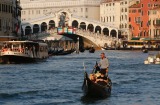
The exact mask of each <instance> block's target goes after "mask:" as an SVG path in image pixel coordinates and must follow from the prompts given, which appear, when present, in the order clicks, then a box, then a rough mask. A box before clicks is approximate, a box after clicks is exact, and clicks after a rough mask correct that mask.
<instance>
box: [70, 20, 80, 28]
mask: <svg viewBox="0 0 160 105" xmlns="http://www.w3.org/2000/svg"><path fill="white" fill-rule="evenodd" d="M78 26H79V23H78V21H77V20H74V21H73V22H72V27H74V28H78Z"/></svg>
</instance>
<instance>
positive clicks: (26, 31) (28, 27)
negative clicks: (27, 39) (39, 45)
mask: <svg viewBox="0 0 160 105" xmlns="http://www.w3.org/2000/svg"><path fill="white" fill-rule="evenodd" d="M31 33H32V29H31V27H30V26H26V27H25V35H30V34H31Z"/></svg>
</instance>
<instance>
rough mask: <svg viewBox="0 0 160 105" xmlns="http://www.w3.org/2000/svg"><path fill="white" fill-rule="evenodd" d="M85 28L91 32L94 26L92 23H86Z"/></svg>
mask: <svg viewBox="0 0 160 105" xmlns="http://www.w3.org/2000/svg"><path fill="white" fill-rule="evenodd" d="M87 30H89V31H90V32H93V31H94V26H93V24H88V26H87Z"/></svg>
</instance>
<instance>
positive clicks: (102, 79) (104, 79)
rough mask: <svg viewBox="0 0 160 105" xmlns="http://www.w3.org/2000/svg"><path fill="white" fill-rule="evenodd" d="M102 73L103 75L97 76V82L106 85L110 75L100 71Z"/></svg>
mask: <svg viewBox="0 0 160 105" xmlns="http://www.w3.org/2000/svg"><path fill="white" fill-rule="evenodd" d="M100 74H101V75H100V76H98V77H97V78H96V81H95V83H98V84H100V85H103V86H105V85H106V84H107V83H108V77H106V76H105V75H104V73H103V72H100Z"/></svg>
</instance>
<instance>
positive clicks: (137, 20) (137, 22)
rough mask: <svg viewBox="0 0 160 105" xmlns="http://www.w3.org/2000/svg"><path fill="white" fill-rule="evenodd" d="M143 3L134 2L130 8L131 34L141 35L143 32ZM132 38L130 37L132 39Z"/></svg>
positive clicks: (134, 35) (133, 35) (132, 35)
mask: <svg viewBox="0 0 160 105" xmlns="http://www.w3.org/2000/svg"><path fill="white" fill-rule="evenodd" d="M140 28H141V4H140V3H138V4H134V5H132V6H130V9H129V29H130V36H131V38H133V37H139V36H140V33H141V30H140ZM131 38H130V39H131Z"/></svg>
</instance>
